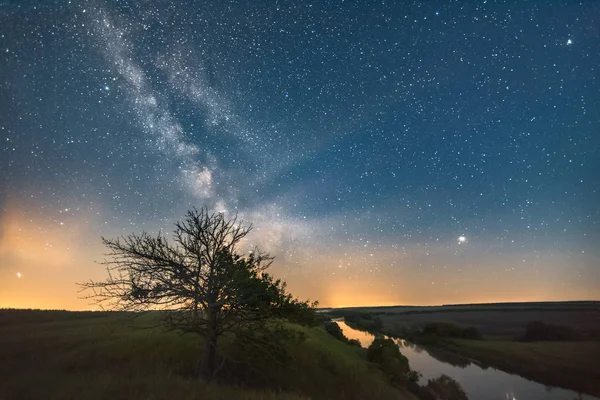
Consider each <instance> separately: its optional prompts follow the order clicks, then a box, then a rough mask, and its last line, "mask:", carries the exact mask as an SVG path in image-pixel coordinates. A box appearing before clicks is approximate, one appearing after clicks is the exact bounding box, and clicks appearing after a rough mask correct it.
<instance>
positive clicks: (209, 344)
mask: <svg viewBox="0 0 600 400" xmlns="http://www.w3.org/2000/svg"><path fill="white" fill-rule="evenodd" d="M206 328H207V329H206V337H205V339H204V340H205V344H204V355H203V358H204V363H203V364H204V365H203V377H204V379H205V380H206V381H207V382H210V381H211V380H212V379H213V378H214V375H215V368H216V361H217V339H218V335H217V318H216V313H215V312H214V310H211V309H210V308H209V309H208V318H207V327H206Z"/></svg>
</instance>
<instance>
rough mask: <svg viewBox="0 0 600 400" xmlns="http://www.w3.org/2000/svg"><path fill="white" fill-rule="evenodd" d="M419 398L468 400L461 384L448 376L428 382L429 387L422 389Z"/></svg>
mask: <svg viewBox="0 0 600 400" xmlns="http://www.w3.org/2000/svg"><path fill="white" fill-rule="evenodd" d="M419 397H420V398H421V399H423V400H428V399H432V400H468V398H467V394H466V393H465V392H464V390H463V389H462V388H461V387H460V384H459V383H458V382H456V381H455V380H454V379H452V378H450V377H449V376H447V375H441V376H439V377H437V378H435V379H430V380H429V381H427V386H424V387H421V390H420V391H419Z"/></svg>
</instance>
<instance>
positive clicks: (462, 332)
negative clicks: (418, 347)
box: [423, 322, 483, 340]
mask: <svg viewBox="0 0 600 400" xmlns="http://www.w3.org/2000/svg"><path fill="white" fill-rule="evenodd" d="M423 334H425V335H435V336H441V337H452V338H459V339H475V340H479V339H482V338H483V336H482V335H481V333H480V332H479V330H477V328H474V327H468V328H463V327H460V326H458V325H455V324H452V323H449V322H435V323H432V324H427V325H425V327H424V328H423Z"/></svg>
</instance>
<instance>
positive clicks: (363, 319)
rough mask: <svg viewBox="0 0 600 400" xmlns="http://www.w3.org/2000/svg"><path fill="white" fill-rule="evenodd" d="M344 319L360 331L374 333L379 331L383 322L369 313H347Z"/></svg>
mask: <svg viewBox="0 0 600 400" xmlns="http://www.w3.org/2000/svg"><path fill="white" fill-rule="evenodd" d="M344 320H345V321H346V322H347V323H348V324H349V325H351V326H353V327H355V328H356V329H359V330H361V331H367V332H371V333H374V334H377V333H381V330H382V329H383V322H382V321H381V319H380V318H379V317H376V316H373V315H371V314H363V313H361V314H349V315H346V316H345V317H344Z"/></svg>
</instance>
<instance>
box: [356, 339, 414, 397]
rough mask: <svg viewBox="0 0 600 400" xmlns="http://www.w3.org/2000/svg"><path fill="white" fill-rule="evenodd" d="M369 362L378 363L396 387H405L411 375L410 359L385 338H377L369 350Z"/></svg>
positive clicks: (391, 341) (390, 340)
mask: <svg viewBox="0 0 600 400" xmlns="http://www.w3.org/2000/svg"><path fill="white" fill-rule="evenodd" d="M367 360H369V361H371V362H373V363H376V364H378V365H379V366H380V368H381V370H382V371H383V372H384V373H385V374H386V375H387V376H388V378H389V379H390V382H391V383H392V384H395V385H401V386H405V385H406V383H407V381H408V379H409V376H410V377H412V375H409V373H410V366H409V364H408V358H406V357H405V356H403V355H402V353H400V349H399V348H398V345H397V344H396V343H395V342H394V341H393V340H392V339H388V338H385V337H383V336H377V337H375V340H373V343H371V345H370V346H369V348H368V349H367Z"/></svg>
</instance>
